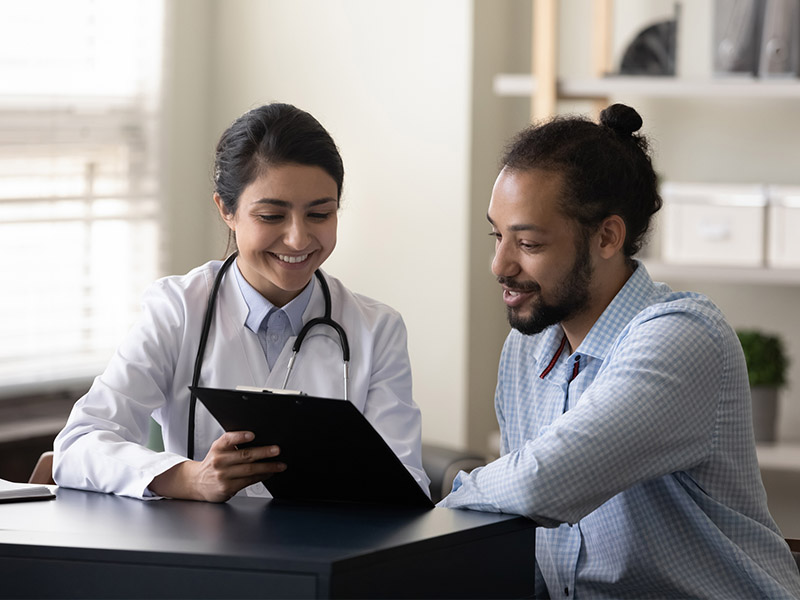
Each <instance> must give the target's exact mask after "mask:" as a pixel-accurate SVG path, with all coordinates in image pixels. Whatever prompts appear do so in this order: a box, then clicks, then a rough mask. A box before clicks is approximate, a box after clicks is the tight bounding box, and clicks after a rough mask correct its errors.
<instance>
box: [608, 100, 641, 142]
mask: <svg viewBox="0 0 800 600" xmlns="http://www.w3.org/2000/svg"><path fill="white" fill-rule="evenodd" d="M600 124H601V125H605V126H606V127H608V128H609V129H612V130H614V132H615V133H616V134H617V135H620V136H623V137H627V136H629V135H631V134H633V133H634V132H635V131H639V129H641V127H642V117H640V116H639V113H638V112H636V111H635V110H634V109H632V108H631V107H630V106H626V105H624V104H612V105H611V106H609V107H608V108H605V109H603V112H601V113H600Z"/></svg>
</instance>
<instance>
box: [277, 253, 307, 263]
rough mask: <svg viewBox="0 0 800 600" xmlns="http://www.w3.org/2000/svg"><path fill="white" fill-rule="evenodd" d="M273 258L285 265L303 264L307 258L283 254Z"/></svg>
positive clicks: (304, 255) (305, 256)
mask: <svg viewBox="0 0 800 600" xmlns="http://www.w3.org/2000/svg"><path fill="white" fill-rule="evenodd" d="M275 256H277V257H278V258H279V259H281V260H282V261H283V262H287V263H299V262H303V261H304V260H305V259H307V258H308V254H303V255H302V256H287V255H285V254H276V255H275Z"/></svg>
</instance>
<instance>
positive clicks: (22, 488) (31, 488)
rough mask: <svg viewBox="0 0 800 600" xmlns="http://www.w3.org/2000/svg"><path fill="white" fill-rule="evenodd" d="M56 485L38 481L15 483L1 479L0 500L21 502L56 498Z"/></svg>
mask: <svg viewBox="0 0 800 600" xmlns="http://www.w3.org/2000/svg"><path fill="white" fill-rule="evenodd" d="M55 487H56V486H47V485H39V484H37V483H14V482H13V481H6V480H5V479H0V502H21V501H24V500H49V499H50V498H55V494H54V493H53V490H54V489H55Z"/></svg>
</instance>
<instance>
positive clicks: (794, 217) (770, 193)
mask: <svg viewBox="0 0 800 600" xmlns="http://www.w3.org/2000/svg"><path fill="white" fill-rule="evenodd" d="M767 198H768V200H769V208H768V209H767V213H768V215H769V216H768V227H767V240H768V244H767V264H769V266H770V267H782V268H800V186H780V185H772V186H769V188H767Z"/></svg>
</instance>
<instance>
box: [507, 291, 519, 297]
mask: <svg viewBox="0 0 800 600" xmlns="http://www.w3.org/2000/svg"><path fill="white" fill-rule="evenodd" d="M508 295H509V296H519V292H515V291H514V290H508Z"/></svg>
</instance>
